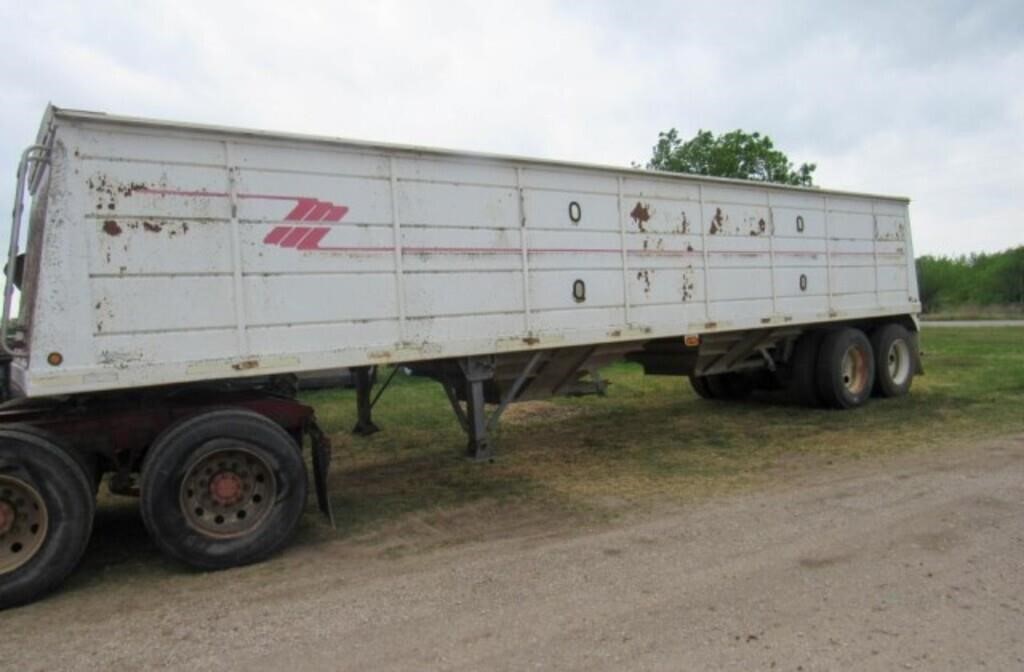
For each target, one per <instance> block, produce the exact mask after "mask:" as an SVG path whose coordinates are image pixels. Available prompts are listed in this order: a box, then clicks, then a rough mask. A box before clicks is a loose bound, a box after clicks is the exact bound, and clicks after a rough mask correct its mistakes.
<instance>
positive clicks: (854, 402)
mask: <svg viewBox="0 0 1024 672" xmlns="http://www.w3.org/2000/svg"><path fill="white" fill-rule="evenodd" d="M817 369H818V375H817V378H818V395H819V396H820V397H821V400H822V401H823V402H824V403H825V405H827V406H831V407H833V408H856V407H858V406H860V405H862V404H863V403H864V402H865V401H867V400H868V397H870V396H871V390H872V388H873V387H874V384H875V358H874V353H873V351H872V348H871V342H870V341H869V340H868V337H867V336H865V335H864V332H862V331H860V330H859V329H851V328H844V329H837V330H836V331H832V332H830V333H828V334H827V335H826V336H825V338H824V340H823V341H822V343H821V349H820V351H819V353H818V367H817Z"/></svg>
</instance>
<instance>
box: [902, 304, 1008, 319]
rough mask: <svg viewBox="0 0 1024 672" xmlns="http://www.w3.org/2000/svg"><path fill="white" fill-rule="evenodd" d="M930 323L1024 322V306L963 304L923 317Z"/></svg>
mask: <svg viewBox="0 0 1024 672" xmlns="http://www.w3.org/2000/svg"><path fill="white" fill-rule="evenodd" d="M921 317H922V318H923V319H925V320H927V321H930V322H942V321H947V320H1024V304H1020V303H1003V304H995V305H988V306H980V305H975V304H970V303H967V304H962V305H959V306H951V307H949V308H941V309H939V310H937V311H933V312H930V313H926V314H925V315H922V316H921Z"/></svg>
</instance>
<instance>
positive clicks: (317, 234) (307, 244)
mask: <svg viewBox="0 0 1024 672" xmlns="http://www.w3.org/2000/svg"><path fill="white" fill-rule="evenodd" d="M329 231H330V228H328V227H326V226H318V227H316V228H314V229H312V230H311V231H310V232H309V235H307V236H306V237H305V238H303V239H302V242H301V243H299V249H300V250H316V249H319V246H320V241H321V240H323V239H324V236H326V235H327V234H328V232H329Z"/></svg>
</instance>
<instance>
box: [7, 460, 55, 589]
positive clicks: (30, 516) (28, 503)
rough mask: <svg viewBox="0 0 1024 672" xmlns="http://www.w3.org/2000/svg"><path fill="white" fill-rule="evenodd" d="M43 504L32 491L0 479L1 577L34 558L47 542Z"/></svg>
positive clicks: (21, 483) (15, 480)
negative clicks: (44, 542)
mask: <svg viewBox="0 0 1024 672" xmlns="http://www.w3.org/2000/svg"><path fill="white" fill-rule="evenodd" d="M48 519H49V516H48V514H47V512H46V503H45V502H44V501H43V497H42V495H40V494H39V491H38V490H36V489H35V488H34V487H32V486H31V485H29V484H28V483H26V482H25V481H22V480H21V479H18V478H14V477H13V476H0V575H2V574H7V573H9V572H13V571H14V570H16V569H18V568H19V567H21V566H22V565H24V564H25V563H26V562H28V561H29V560H31V559H32V558H33V557H35V555H36V553H38V552H39V549H40V548H41V547H42V545H43V541H45V540H46V533H47V530H48V527H49V526H48V525H47V520H48Z"/></svg>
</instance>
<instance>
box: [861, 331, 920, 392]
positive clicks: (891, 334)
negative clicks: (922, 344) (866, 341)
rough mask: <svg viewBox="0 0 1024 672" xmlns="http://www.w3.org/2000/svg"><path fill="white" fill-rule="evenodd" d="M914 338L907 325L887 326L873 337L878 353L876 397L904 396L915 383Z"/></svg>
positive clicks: (876, 357)
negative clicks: (905, 326) (906, 327)
mask: <svg viewBox="0 0 1024 672" xmlns="http://www.w3.org/2000/svg"><path fill="white" fill-rule="evenodd" d="M912 343H913V339H912V338H911V336H910V332H908V331H907V330H906V329H905V328H904V327H903V326H901V325H899V324H886V325H883V326H881V327H879V328H878V329H875V331H874V333H872V334H871V347H872V348H873V349H874V351H875V389H874V391H875V394H876V395H878V396H880V397H902V396H903V395H905V394H907V393H908V392H910V385H911V383H913V381H914V361H913V355H912V352H913V351H912V350H911V348H912V347H913V346H912Z"/></svg>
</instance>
